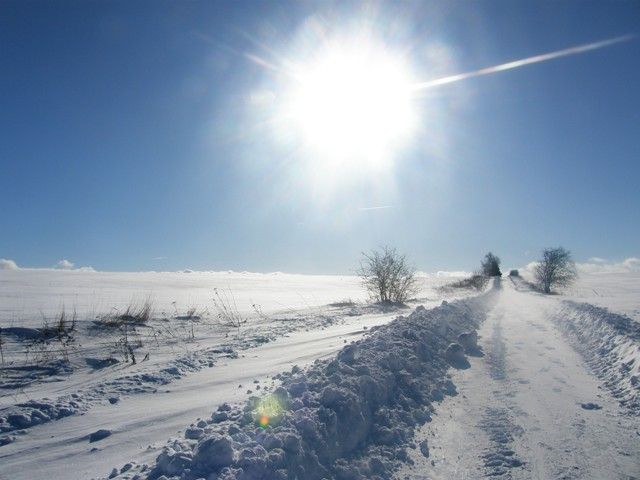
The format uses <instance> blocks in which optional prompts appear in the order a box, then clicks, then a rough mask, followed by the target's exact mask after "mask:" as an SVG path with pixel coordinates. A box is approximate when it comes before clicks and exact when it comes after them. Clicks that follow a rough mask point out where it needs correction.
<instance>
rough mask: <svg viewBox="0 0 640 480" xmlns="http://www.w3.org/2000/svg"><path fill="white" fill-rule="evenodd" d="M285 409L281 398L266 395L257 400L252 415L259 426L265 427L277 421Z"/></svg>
mask: <svg viewBox="0 0 640 480" xmlns="http://www.w3.org/2000/svg"><path fill="white" fill-rule="evenodd" d="M285 410H286V408H285V405H284V402H283V401H282V399H280V398H279V397H278V396H276V395H267V396H265V397H263V398H261V399H260V400H258V403H257V405H256V408H255V413H254V417H255V419H256V422H257V423H258V426H260V428H267V427H268V426H269V425H272V424H274V423H277V422H278V421H279V420H280V418H281V417H282V414H283V413H284V412H285Z"/></svg>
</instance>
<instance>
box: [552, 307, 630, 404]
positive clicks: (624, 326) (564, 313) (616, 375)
mask: <svg viewBox="0 0 640 480" xmlns="http://www.w3.org/2000/svg"><path fill="white" fill-rule="evenodd" d="M562 304H563V307H562V309H561V310H560V313H559V314H558V315H557V316H556V317H555V321H556V324H557V325H558V326H559V327H560V328H561V329H562V331H563V332H564V333H565V334H566V335H567V337H568V338H569V339H570V340H571V341H572V343H573V345H574V347H575V348H576V349H577V350H578V351H579V352H580V353H581V354H582V355H583V356H584V358H585V359H586V360H587V363H588V364H589V365H590V367H591V368H592V369H593V370H594V372H595V373H596V375H598V377H599V378H601V379H602V380H603V382H604V384H605V386H606V387H607V388H608V389H609V390H610V391H611V393H612V394H613V395H614V396H615V397H616V398H617V399H619V400H620V403H621V404H622V405H623V406H625V407H626V408H628V409H629V410H630V411H631V412H633V413H635V414H637V415H640V324H639V323H638V322H636V321H634V320H633V319H631V318H628V317H626V316H624V315H619V314H617V313H612V312H610V311H609V310H607V309H606V308H601V307H597V306H594V305H590V304H587V303H576V302H573V301H564V302H562Z"/></svg>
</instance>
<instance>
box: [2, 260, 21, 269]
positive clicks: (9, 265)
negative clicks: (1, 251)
mask: <svg viewBox="0 0 640 480" xmlns="http://www.w3.org/2000/svg"><path fill="white" fill-rule="evenodd" d="M19 269H20V267H18V265H16V262H14V261H13V260H8V259H6V258H0V270H19Z"/></svg>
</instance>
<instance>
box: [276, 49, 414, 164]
mask: <svg viewBox="0 0 640 480" xmlns="http://www.w3.org/2000/svg"><path fill="white" fill-rule="evenodd" d="M294 78H295V81H294V82H293V84H292V85H291V88H290V94H289V95H288V98H287V101H286V105H285V109H286V116H287V118H289V120H290V123H291V125H292V127H293V128H294V129H295V130H296V131H297V133H298V134H299V135H300V137H301V139H302V141H303V143H304V145H305V146H306V147H309V148H310V149H312V150H313V152H315V153H317V154H318V156H319V157H320V158H323V159H324V160H325V161H326V162H343V161H351V162H357V163H361V164H364V163H366V164H368V165H370V166H375V165H379V164H383V163H386V162H388V161H390V158H392V156H393V151H394V149H395V148H398V147H400V146H401V145H402V143H403V142H404V141H406V140H407V138H409V137H410V135H411V133H412V131H413V129H414V126H415V115H414V111H413V107H412V98H411V94H412V88H411V85H412V82H411V78H410V75H409V73H408V69H407V67H406V65H405V63H404V62H403V60H402V57H401V56H400V55H397V54H395V55H394V54H393V53H392V52H390V51H388V50H387V49H386V48H384V46H383V45H379V44H375V43H373V42H371V41H368V42H353V43H344V42H334V43H333V44H330V45H327V46H326V47H325V48H323V49H321V50H320V51H319V52H317V53H316V54H315V55H312V56H311V59H310V60H309V61H308V62H306V63H304V64H302V65H300V66H299V67H298V68H297V69H296V71H295V76H294Z"/></svg>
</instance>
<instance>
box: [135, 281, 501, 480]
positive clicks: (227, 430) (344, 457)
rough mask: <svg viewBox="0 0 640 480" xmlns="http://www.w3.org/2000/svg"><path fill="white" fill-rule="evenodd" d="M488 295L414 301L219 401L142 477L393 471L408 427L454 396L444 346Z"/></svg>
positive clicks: (466, 327)
mask: <svg viewBox="0 0 640 480" xmlns="http://www.w3.org/2000/svg"><path fill="white" fill-rule="evenodd" d="M492 297H493V292H488V293H486V294H484V295H481V296H479V297H476V298H473V299H468V300H460V301H457V302H453V303H447V302H443V304H442V306H440V307H437V308H435V309H432V310H426V309H425V308H424V307H418V308H416V309H415V311H414V312H413V313H411V314H410V315H409V316H406V317H404V316H400V317H398V318H397V319H396V320H394V321H393V322H391V323H390V324H387V325H384V326H381V327H378V328H376V329H373V331H372V333H371V334H370V335H369V336H367V337H365V338H364V339H362V340H359V341H357V342H354V343H352V344H349V345H347V346H346V347H344V348H343V349H342V350H341V351H340V353H339V354H338V355H337V357H336V358H334V359H333V360H330V361H316V363H315V364H314V365H312V366H311V367H309V368H308V369H307V370H305V371H301V370H300V369H298V368H296V367H294V368H293V369H292V370H291V372H287V373H285V374H281V375H279V380H281V386H279V387H278V388H277V389H276V390H275V391H274V392H273V393H271V394H269V395H266V396H264V397H262V398H258V397H251V398H250V399H249V401H248V402H247V404H246V405H244V406H230V405H228V404H224V405H222V406H220V407H219V408H218V410H217V411H215V412H214V413H213V415H212V416H211V418H209V419H207V420H200V421H199V422H198V423H196V424H193V425H191V427H189V428H188V429H187V431H186V433H185V439H184V440H175V441H173V442H171V443H170V445H169V446H167V447H166V448H165V450H164V452H163V453H162V454H160V456H159V457H158V458H157V461H156V464H155V466H154V467H153V469H152V470H151V472H150V473H149V477H148V478H151V479H159V478H162V477H163V476H164V477H165V478H181V479H200V478H207V479H208V480H223V479H224V480H231V479H237V480H249V479H251V480H261V479H265V480H266V479H296V478H298V479H303V478H304V479H308V480H315V479H318V480H320V479H329V478H331V479H340V480H342V479H345V480H346V479H354V480H356V479H365V478H366V479H383V478H389V477H390V475H391V474H392V472H393V471H394V470H395V469H396V467H397V466H398V464H399V462H402V461H407V460H408V456H407V450H406V448H407V447H409V446H411V447H413V448H417V446H416V445H413V444H412V436H413V432H414V429H415V428H416V427H417V426H419V425H422V424H424V423H425V422H427V421H428V420H429V419H430V415H431V413H432V410H433V406H432V404H433V402H436V401H439V400H441V399H442V398H443V397H444V395H454V394H456V389H455V386H454V385H453V383H452V382H451V380H450V379H449V378H448V377H447V371H448V369H449V368H450V366H451V364H450V362H449V360H447V357H446V355H445V352H447V350H448V349H449V347H450V346H451V344H452V343H456V342H457V341H458V339H459V338H460V335H461V334H470V335H468V336H466V337H465V336H463V337H462V338H469V337H473V333H472V332H474V331H475V329H476V328H477V326H478V324H479V322H481V321H482V320H483V318H484V315H485V314H486V312H487V309H488V308H489V303H490V300H491V299H492ZM471 343H473V342H471ZM421 450H423V451H426V452H428V447H426V446H425V448H423V447H422V446H421Z"/></svg>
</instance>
